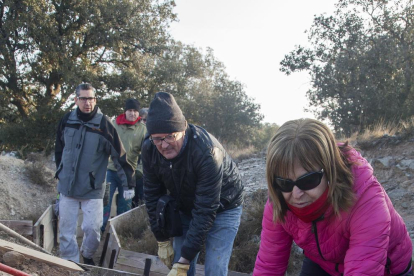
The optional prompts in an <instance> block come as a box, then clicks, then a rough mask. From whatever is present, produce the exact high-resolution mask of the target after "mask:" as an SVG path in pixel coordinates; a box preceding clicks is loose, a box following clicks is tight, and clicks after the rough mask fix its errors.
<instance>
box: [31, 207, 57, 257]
mask: <svg viewBox="0 0 414 276" xmlns="http://www.w3.org/2000/svg"><path fill="white" fill-rule="evenodd" d="M55 219H56V217H55V213H54V212H53V206H52V205H49V207H48V208H47V209H46V211H45V212H44V213H43V214H42V216H41V217H40V218H39V219H38V221H37V222H36V223H35V225H34V226H33V240H34V242H35V243H36V244H37V245H39V246H41V247H43V248H44V249H46V250H47V251H48V252H52V249H53V247H54V246H55V232H54V231H53V223H54V220H55Z"/></svg>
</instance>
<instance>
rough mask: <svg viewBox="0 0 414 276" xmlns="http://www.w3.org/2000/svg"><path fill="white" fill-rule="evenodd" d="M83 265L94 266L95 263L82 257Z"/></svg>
mask: <svg viewBox="0 0 414 276" xmlns="http://www.w3.org/2000/svg"><path fill="white" fill-rule="evenodd" d="M83 263H84V264H87V265H95V262H94V261H93V259H92V258H91V259H89V258H85V257H83Z"/></svg>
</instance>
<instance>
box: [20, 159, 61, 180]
mask: <svg viewBox="0 0 414 276" xmlns="http://www.w3.org/2000/svg"><path fill="white" fill-rule="evenodd" d="M24 173H25V175H26V176H27V178H28V179H29V180H30V181H31V182H32V183H34V184H37V185H40V186H44V187H48V188H50V187H52V186H54V185H55V181H54V175H53V173H52V172H51V171H50V170H49V169H47V167H46V158H45V157H44V155H42V154H40V153H37V154H35V153H32V154H29V155H28V158H27V159H26V161H25V170H24Z"/></svg>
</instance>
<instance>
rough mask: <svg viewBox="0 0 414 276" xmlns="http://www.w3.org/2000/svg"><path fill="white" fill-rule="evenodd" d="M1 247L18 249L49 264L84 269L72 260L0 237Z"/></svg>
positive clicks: (34, 258) (77, 269) (6, 249)
mask: <svg viewBox="0 0 414 276" xmlns="http://www.w3.org/2000/svg"><path fill="white" fill-rule="evenodd" d="M0 248H1V249H3V250H5V251H16V252H19V253H21V254H23V255H25V256H26V257H27V258H29V259H33V260H37V261H40V262H44V263H47V264H51V265H55V266H59V267H63V268H65V269H68V270H71V271H83V269H82V268H81V267H79V266H78V265H77V264H76V263H74V262H70V261H67V260H64V259H61V258H58V257H55V256H51V255H47V254H45V253H42V252H39V251H36V250H33V249H30V248H27V247H24V246H21V245H18V244H15V243H11V242H8V241H5V240H2V239H0Z"/></svg>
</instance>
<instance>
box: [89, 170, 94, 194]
mask: <svg viewBox="0 0 414 276" xmlns="http://www.w3.org/2000/svg"><path fill="white" fill-rule="evenodd" d="M89 184H90V185H91V188H92V189H93V190H95V176H94V175H93V172H89Z"/></svg>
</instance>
